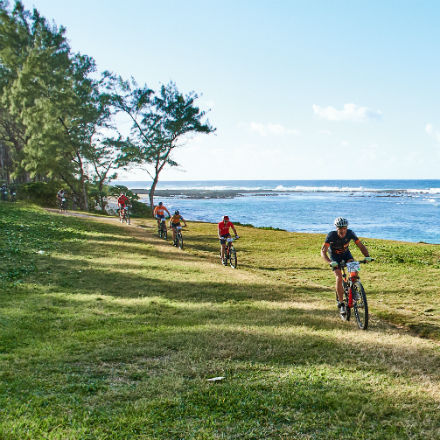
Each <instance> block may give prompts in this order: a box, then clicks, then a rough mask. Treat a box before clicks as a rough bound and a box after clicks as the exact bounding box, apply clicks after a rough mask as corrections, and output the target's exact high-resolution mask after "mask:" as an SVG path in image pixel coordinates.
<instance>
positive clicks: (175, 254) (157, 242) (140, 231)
mask: <svg viewBox="0 0 440 440" xmlns="http://www.w3.org/2000/svg"><path fill="white" fill-rule="evenodd" d="M46 210H47V211H49V212H52V213H57V214H58V213H59V211H58V209H53V208H46ZM60 215H65V216H70V217H79V218H86V219H89V220H94V221H97V222H101V223H111V224H114V225H118V226H120V227H121V228H124V229H126V230H128V231H129V233H130V234H131V235H132V236H133V237H136V239H138V240H142V241H144V242H146V243H149V244H152V245H154V246H155V247H157V248H158V249H159V250H161V251H162V252H168V253H169V254H170V257H171V258H173V259H175V260H179V263H181V264H182V263H183V264H188V265H192V264H194V259H195V258H196V259H197V265H198V266H200V267H204V268H205V269H207V270H209V271H212V270H216V271H218V272H219V276H224V273H225V270H228V269H229V268H225V267H223V266H222V265H221V264H219V263H220V261H219V258H218V256H217V255H214V254H213V255H212V256H206V255H205V256H203V257H201V256H196V255H194V254H189V253H187V252H185V251H183V252H182V251H181V250H180V249H177V248H175V247H174V246H172V245H171V242H170V240H168V241H165V240H162V239H160V238H159V237H158V236H157V234H156V227H155V224H154V220H153V219H151V220H150V219H131V225H126V224H121V222H120V221H119V218H118V217H104V216H99V215H93V214H84V213H82V212H76V211H66V212H64V213H62V214H61V213H60ZM140 222H142V223H144V224H140ZM146 223H147V224H146ZM189 257H190V258H189ZM228 277H229V278H232V279H235V280H237V281H245V280H247V281H254V282H259V283H262V284H270V283H271V280H269V279H267V278H266V277H264V276H261V275H259V274H256V273H250V272H246V271H239V270H228Z"/></svg>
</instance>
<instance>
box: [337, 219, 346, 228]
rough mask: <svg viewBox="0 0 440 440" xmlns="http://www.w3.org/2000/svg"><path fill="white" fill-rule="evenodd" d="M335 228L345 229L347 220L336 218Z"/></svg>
mask: <svg viewBox="0 0 440 440" xmlns="http://www.w3.org/2000/svg"><path fill="white" fill-rule="evenodd" d="M335 226H336V227H337V228H346V227H348V220H347V219H346V218H344V217H338V218H337V219H335Z"/></svg>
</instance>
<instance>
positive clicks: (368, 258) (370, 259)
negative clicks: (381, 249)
mask: <svg viewBox="0 0 440 440" xmlns="http://www.w3.org/2000/svg"><path fill="white" fill-rule="evenodd" d="M365 261H368V262H370V261H373V259H372V258H371V257H365Z"/></svg>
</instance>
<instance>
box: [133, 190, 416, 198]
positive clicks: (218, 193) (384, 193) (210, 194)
mask: <svg viewBox="0 0 440 440" xmlns="http://www.w3.org/2000/svg"><path fill="white" fill-rule="evenodd" d="M131 191H132V192H133V193H135V194H138V195H139V194H142V195H147V194H148V193H149V190H148V189H143V188H133V189H131ZM304 192H305V193H310V194H313V193H324V194H327V193H331V191H319V190H316V191H301V190H296V191H293V190H288V191H283V190H275V189H157V190H156V191H155V193H154V195H155V197H170V198H172V197H179V198H185V199H234V198H236V197H245V196H246V195H252V196H255V197H276V196H279V195H281V194H295V193H304ZM337 192H338V193H349V194H353V195H357V196H358V197H359V196H361V194H362V193H365V192H367V193H374V194H377V195H376V197H401V196H402V195H406V196H409V197H411V194H408V193H407V192H406V191H404V190H371V191H355V190H347V191H337ZM365 197H369V195H365Z"/></svg>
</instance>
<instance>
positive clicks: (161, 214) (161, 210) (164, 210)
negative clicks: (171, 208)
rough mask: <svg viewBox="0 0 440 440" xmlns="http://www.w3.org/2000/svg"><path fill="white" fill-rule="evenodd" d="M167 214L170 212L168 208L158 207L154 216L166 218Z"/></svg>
mask: <svg viewBox="0 0 440 440" xmlns="http://www.w3.org/2000/svg"><path fill="white" fill-rule="evenodd" d="M165 212H168V210H167V208H165V206H163V205H162V206H156V207H155V208H154V215H155V216H157V215H160V216H162V217H163V216H165Z"/></svg>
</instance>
